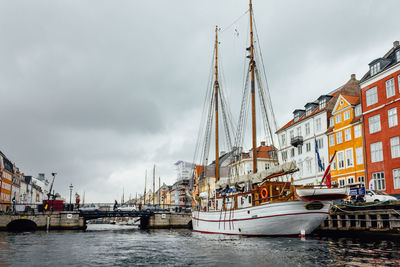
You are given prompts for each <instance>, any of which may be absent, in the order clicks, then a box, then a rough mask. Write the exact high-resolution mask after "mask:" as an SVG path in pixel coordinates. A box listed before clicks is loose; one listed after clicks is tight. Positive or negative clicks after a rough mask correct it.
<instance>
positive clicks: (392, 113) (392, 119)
mask: <svg viewBox="0 0 400 267" xmlns="http://www.w3.org/2000/svg"><path fill="white" fill-rule="evenodd" d="M388 121H389V128H390V127H393V126H396V125H397V108H392V109H389V110H388Z"/></svg>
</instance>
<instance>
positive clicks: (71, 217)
mask: <svg viewBox="0 0 400 267" xmlns="http://www.w3.org/2000/svg"><path fill="white" fill-rule="evenodd" d="M37 229H44V230H45V229H50V230H51V229H64V230H74V229H86V221H85V219H84V218H83V217H80V214H79V212H78V211H60V212H46V213H36V214H33V213H29V214H28V213H20V214H2V215H0V230H8V231H17V230H18V231H21V230H26V231H29V230H37Z"/></svg>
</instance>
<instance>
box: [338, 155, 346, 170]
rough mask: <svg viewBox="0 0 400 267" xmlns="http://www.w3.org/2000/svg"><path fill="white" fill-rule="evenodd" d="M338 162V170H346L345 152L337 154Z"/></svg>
mask: <svg viewBox="0 0 400 267" xmlns="http://www.w3.org/2000/svg"><path fill="white" fill-rule="evenodd" d="M337 160H338V169H339V170H340V169H343V168H344V152H343V151H339V152H338V153H337Z"/></svg>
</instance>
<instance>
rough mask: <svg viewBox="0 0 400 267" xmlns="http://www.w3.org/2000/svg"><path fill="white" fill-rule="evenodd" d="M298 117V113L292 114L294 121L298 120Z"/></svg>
mask: <svg viewBox="0 0 400 267" xmlns="http://www.w3.org/2000/svg"><path fill="white" fill-rule="evenodd" d="M299 119H300V113H296V114H294V121H298V120H299Z"/></svg>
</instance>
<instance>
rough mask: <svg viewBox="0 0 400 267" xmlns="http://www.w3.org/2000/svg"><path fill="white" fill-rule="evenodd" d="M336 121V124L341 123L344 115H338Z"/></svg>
mask: <svg viewBox="0 0 400 267" xmlns="http://www.w3.org/2000/svg"><path fill="white" fill-rule="evenodd" d="M335 119H336V123H339V122H341V121H342V114H339V115H336V116H335Z"/></svg>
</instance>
